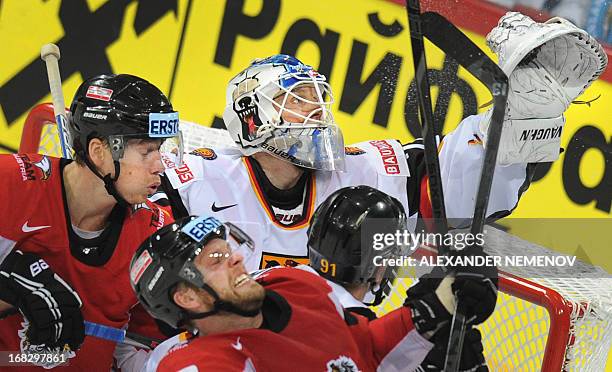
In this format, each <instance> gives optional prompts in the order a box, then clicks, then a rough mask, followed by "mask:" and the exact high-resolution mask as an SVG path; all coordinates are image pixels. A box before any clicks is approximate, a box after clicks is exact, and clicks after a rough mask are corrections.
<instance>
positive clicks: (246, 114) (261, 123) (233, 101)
mask: <svg viewBox="0 0 612 372" xmlns="http://www.w3.org/2000/svg"><path fill="white" fill-rule="evenodd" d="M325 80H326V79H325V76H323V75H321V74H319V73H318V72H317V71H316V70H314V69H313V68H312V66H308V65H305V64H303V63H302V62H300V61H299V60H298V59H297V58H295V57H291V56H288V55H284V54H277V55H274V56H271V57H268V58H265V59H258V60H255V61H254V62H253V63H251V65H250V66H249V67H247V68H246V69H245V70H244V71H242V72H240V73H239V74H238V75H237V76H236V77H234V78H233V79H232V80H230V82H229V84H228V87H227V97H226V106H225V111H224V112H223V120H224V121H225V125H226V127H227V129H228V131H229V133H230V135H231V137H232V139H233V140H234V142H236V143H237V144H238V145H239V148H240V149H241V151H242V153H243V154H244V155H245V156H249V155H252V154H254V153H256V152H260V151H265V152H268V153H270V154H272V155H274V156H276V157H279V158H281V159H283V160H286V161H289V162H291V163H293V164H295V165H297V166H300V167H306V168H313V169H319V170H344V141H343V138H342V132H341V131H340V128H339V127H338V126H337V125H336V124H335V123H334V118H333V115H332V113H331V111H330V107H331V105H332V103H333V96H332V94H331V88H330V86H329V84H328V83H327V82H326V81H325ZM283 113H287V116H291V117H292V118H295V119H294V120H296V122H289V121H287V120H285V119H283V117H282V114H283Z"/></svg>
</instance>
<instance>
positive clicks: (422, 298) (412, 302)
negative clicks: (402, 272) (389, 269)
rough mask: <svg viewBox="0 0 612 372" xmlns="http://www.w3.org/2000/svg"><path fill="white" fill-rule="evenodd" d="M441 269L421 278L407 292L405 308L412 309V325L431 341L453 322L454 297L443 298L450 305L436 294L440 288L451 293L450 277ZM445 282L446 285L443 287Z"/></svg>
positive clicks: (445, 296) (436, 269) (446, 296)
mask: <svg viewBox="0 0 612 372" xmlns="http://www.w3.org/2000/svg"><path fill="white" fill-rule="evenodd" d="M444 275H445V274H444V272H443V271H442V269H441V268H438V267H437V268H435V269H434V270H433V271H432V272H431V273H429V274H425V275H423V276H421V277H420V278H419V281H418V282H417V283H416V284H414V285H413V286H412V287H410V288H408V291H407V292H406V295H407V296H406V300H405V301H404V306H407V307H408V308H410V313H411V315H412V323H413V324H414V327H415V328H416V330H417V331H418V332H419V333H420V334H421V336H423V337H425V338H426V339H430V338H432V337H433V335H434V334H435V333H436V332H437V331H438V330H440V329H441V328H442V327H444V326H446V325H448V323H449V322H450V320H451V311H453V307H454V300H453V296H452V295H450V296H449V295H444V296H442V298H443V299H444V300H445V301H450V302H449V303H443V302H442V301H441V298H440V297H439V296H438V295H437V294H436V292H438V288H441V287H442V288H447V290H446V292H448V293H451V291H450V281H449V279H450V280H452V279H451V278H449V277H446V278H443V277H444ZM443 281H444V283H445V285H441V284H442V282H443Z"/></svg>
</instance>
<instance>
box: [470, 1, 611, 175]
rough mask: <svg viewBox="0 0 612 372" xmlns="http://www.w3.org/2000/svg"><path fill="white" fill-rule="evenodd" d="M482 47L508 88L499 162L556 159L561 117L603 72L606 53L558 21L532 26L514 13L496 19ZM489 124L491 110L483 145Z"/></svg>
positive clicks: (485, 119)
mask: <svg viewBox="0 0 612 372" xmlns="http://www.w3.org/2000/svg"><path fill="white" fill-rule="evenodd" d="M487 44H488V45H489V47H490V48H491V50H492V51H493V52H495V53H496V54H497V56H498V57H499V66H500V67H501V68H502V70H503V71H504V72H505V73H506V75H508V79H509V84H510V86H509V88H510V89H509V92H508V94H509V95H508V105H507V107H506V116H505V118H504V123H503V126H504V129H503V132H502V137H501V141H500V145H499V155H498V158H497V159H498V162H499V163H500V164H512V163H531V162H533V163H535V162H546V161H554V160H556V159H557V158H558V157H559V150H560V145H561V131H562V129H563V125H564V124H565V118H564V117H563V113H564V112H565V110H567V108H568V107H569V105H570V103H571V102H572V101H573V100H575V99H576V97H578V96H579V95H580V94H582V92H584V90H585V89H586V88H587V87H588V86H589V85H591V83H592V82H593V81H595V80H596V79H597V78H598V77H599V76H600V75H601V74H602V72H603V71H604V69H605V68H606V66H607V64H608V59H607V56H606V53H605V52H604V50H603V48H602V47H601V45H600V44H599V43H598V42H597V41H596V40H595V39H594V38H592V37H591V36H590V35H589V34H588V33H587V32H586V31H584V30H582V29H580V28H578V27H576V26H574V25H573V24H571V23H570V22H568V21H566V20H565V19H563V18H559V17H555V18H552V19H550V20H548V21H546V22H544V23H537V22H534V21H533V20H532V19H531V18H529V17H528V16H526V15H523V14H521V13H517V12H509V13H507V14H506V15H504V16H503V17H502V18H501V19H500V20H499V23H498V24H497V27H495V28H494V29H493V30H492V31H491V32H490V33H489V34H488V35H487ZM490 120H491V110H489V112H487V113H486V114H485V116H484V117H483V119H482V121H481V123H480V131H481V132H482V134H483V135H484V136H483V143H484V145H485V146H486V144H487V141H486V134H487V130H488V126H489V123H490Z"/></svg>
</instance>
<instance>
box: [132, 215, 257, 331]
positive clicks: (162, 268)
mask: <svg viewBox="0 0 612 372" xmlns="http://www.w3.org/2000/svg"><path fill="white" fill-rule="evenodd" d="M215 238H218V239H223V240H227V241H228V243H230V247H231V248H232V250H236V249H240V248H241V246H242V245H246V246H247V248H248V249H251V250H252V249H253V242H252V240H251V239H250V238H249V236H248V235H246V234H245V233H244V232H242V230H240V229H238V228H237V227H236V226H235V225H232V224H230V223H227V224H223V223H222V222H221V221H219V220H217V219H216V218H214V217H196V216H188V217H184V218H181V219H179V220H177V221H175V222H174V223H173V224H171V225H167V226H164V227H162V228H161V229H159V230H158V231H157V232H155V233H154V234H153V235H151V236H150V237H149V238H148V239H147V240H145V241H144V242H143V243H142V244H141V245H140V247H139V248H138V250H137V251H136V253H135V254H134V257H133V258H132V262H131V263H130V283H131V284H132V288H133V289H134V291H135V292H136V296H137V297H138V300H139V301H140V303H141V304H142V305H143V306H144V308H145V309H146V310H147V311H148V312H149V313H150V314H151V315H152V316H153V317H154V318H157V319H159V320H162V321H164V322H166V323H168V324H169V325H171V326H172V327H175V328H178V327H180V326H183V325H184V322H185V321H186V320H188V319H197V318H204V317H206V316H210V315H213V314H216V313H217V312H219V311H229V312H235V313H237V314H240V315H244V316H254V315H255V314H257V312H255V313H253V314H251V312H243V311H242V310H240V309H236V308H235V307H234V306H233V305H232V304H230V303H227V302H224V301H222V300H220V299H219V296H218V295H217V293H216V292H215V291H214V290H213V289H212V288H211V287H210V286H208V285H207V284H206V283H205V282H204V278H203V277H202V274H201V272H200V270H198V268H197V267H196V266H195V264H194V260H195V258H196V257H197V256H198V255H199V254H200V253H201V252H202V249H203V247H204V246H205V245H206V244H207V243H208V242H210V241H211V240H213V239H215ZM181 282H187V283H190V284H192V285H194V286H196V287H198V288H202V289H204V290H205V291H207V292H208V293H210V294H211V296H213V298H215V300H216V301H215V307H214V309H213V310H212V311H209V312H206V313H198V314H192V313H187V312H186V311H185V310H183V309H182V308H180V307H179V306H177V305H176V304H175V303H174V300H173V299H172V296H173V293H174V290H175V289H176V286H177V285H178V284H179V283H181Z"/></svg>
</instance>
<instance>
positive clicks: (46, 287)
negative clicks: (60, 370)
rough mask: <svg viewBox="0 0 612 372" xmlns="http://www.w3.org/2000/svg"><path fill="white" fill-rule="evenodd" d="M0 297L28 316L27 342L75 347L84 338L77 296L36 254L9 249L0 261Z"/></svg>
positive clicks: (79, 300)
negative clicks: (0, 261) (10, 250)
mask: <svg viewBox="0 0 612 372" xmlns="http://www.w3.org/2000/svg"><path fill="white" fill-rule="evenodd" d="M0 300H2V301H5V302H8V303H9V304H11V305H13V306H15V307H17V308H18V309H19V311H21V313H22V314H23V316H24V317H25V318H26V319H27V320H28V322H29V327H28V330H27V332H26V336H27V338H28V341H29V343H30V344H33V345H44V346H46V347H50V348H55V347H60V348H61V347H63V346H64V345H66V344H67V345H68V346H70V349H72V350H77V349H78V348H79V347H80V346H81V344H82V343H83V339H84V338H85V333H84V329H85V328H84V323H83V315H82V314H81V309H80V308H81V305H82V302H81V299H80V298H79V295H78V294H77V293H76V292H75V291H74V290H73V289H72V288H71V287H70V286H69V285H68V284H67V283H66V282H65V281H64V280H63V279H62V278H60V277H59V275H57V274H55V273H54V272H53V270H51V268H49V265H48V264H47V263H46V262H45V261H44V260H42V259H41V258H40V257H38V256H36V255H34V254H31V253H23V252H21V251H18V250H13V251H12V252H11V253H9V255H8V256H7V257H6V258H5V259H4V261H3V262H2V263H1V264H0Z"/></svg>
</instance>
